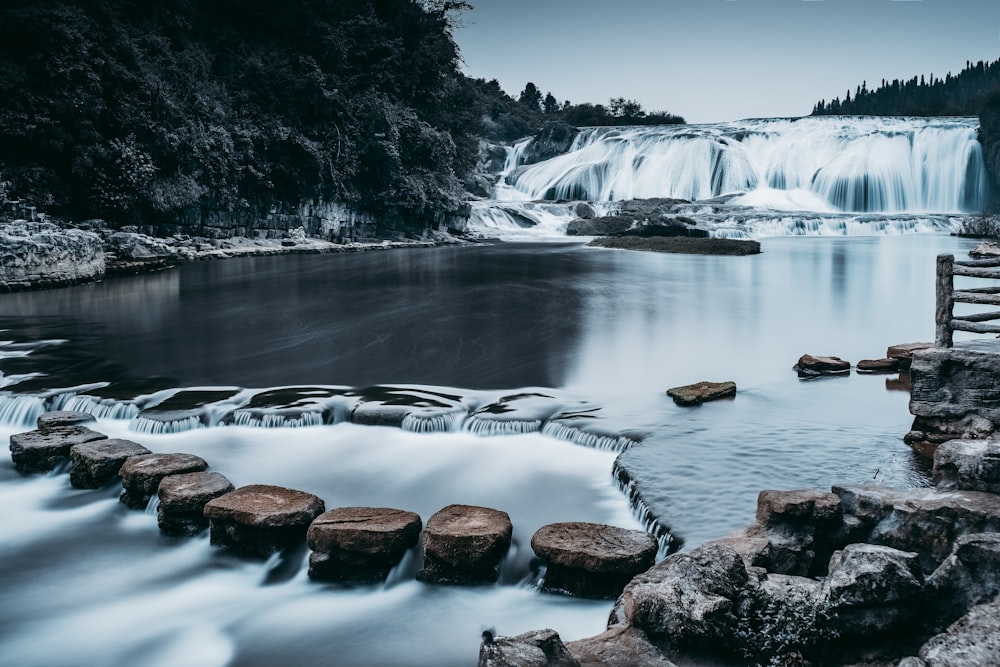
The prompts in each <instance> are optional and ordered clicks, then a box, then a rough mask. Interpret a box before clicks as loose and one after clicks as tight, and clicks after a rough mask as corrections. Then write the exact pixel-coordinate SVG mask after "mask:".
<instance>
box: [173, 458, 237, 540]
mask: <svg viewBox="0 0 1000 667" xmlns="http://www.w3.org/2000/svg"><path fill="white" fill-rule="evenodd" d="M235 488H236V487H234V486H233V484H232V482H230V481H229V480H228V479H226V478H225V477H224V476H222V475H220V474H219V473H217V472H189V473H182V474H180V475H170V476H169V477H164V478H163V480H162V481H160V486H159V488H158V490H157V496H158V497H159V499H160V504H159V505H158V506H157V508H156V521H157V523H158V524H159V526H160V530H162V531H163V532H165V533H168V534H170V535H195V534H197V533H199V532H201V531H202V530H204V529H205V528H207V527H208V519H207V518H206V517H205V505H207V504H208V502H209V501H210V500H212V499H214V498H218V497H219V496H222V495H225V494H227V493H229V492H230V491H233V490H234V489H235Z"/></svg>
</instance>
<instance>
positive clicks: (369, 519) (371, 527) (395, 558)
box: [306, 507, 423, 583]
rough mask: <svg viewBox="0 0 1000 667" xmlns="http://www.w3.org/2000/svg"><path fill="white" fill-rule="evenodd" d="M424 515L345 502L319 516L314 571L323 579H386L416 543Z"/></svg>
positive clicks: (312, 530) (312, 533)
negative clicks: (351, 505) (350, 505)
mask: <svg viewBox="0 0 1000 667" xmlns="http://www.w3.org/2000/svg"><path fill="white" fill-rule="evenodd" d="M422 526H423V522H422V521H421V520H420V515H418V514H416V513H414V512H406V511H404V510H397V509H390V508H385V507H340V508H337V509H333V510H330V511H329V512H325V513H323V514H321V515H320V516H318V517H316V519H315V520H313V522H312V524H311V525H310V526H309V532H308V533H307V535H306V539H307V543H308V545H309V548H310V549H312V553H311V554H310V555H309V576H310V577H312V578H313V579H318V580H323V581H341V582H358V583H375V582H379V581H383V580H385V578H386V576H387V575H388V574H389V571H390V570H391V569H392V568H393V567H395V566H396V564H398V563H399V561H400V560H401V559H402V558H403V555H404V554H405V553H406V551H407V550H408V549H410V548H411V547H413V546H414V545H416V543H417V541H418V539H419V537H420V529H421V527H422Z"/></svg>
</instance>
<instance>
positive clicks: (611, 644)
mask: <svg viewBox="0 0 1000 667" xmlns="http://www.w3.org/2000/svg"><path fill="white" fill-rule="evenodd" d="M566 648H567V649H569V652H570V653H571V654H572V655H573V657H575V658H576V659H577V660H578V661H579V663H580V667H675V666H674V663H672V662H670V661H669V660H667V659H666V658H665V657H664V656H663V653H662V652H661V651H660V650H659V649H658V648H657V647H656V645H654V644H653V643H652V642H651V641H650V640H649V637H647V636H646V633H644V632H643V631H642V630H640V629H638V628H632V627H629V626H627V625H616V626H613V627H611V628H608V630H607V631H605V632H602V633H601V634H599V635H596V636H594V637H588V638H587V639H580V640H577V641H574V642H568V643H567V644H566Z"/></svg>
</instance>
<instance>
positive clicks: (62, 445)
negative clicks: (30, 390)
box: [10, 412, 658, 598]
mask: <svg viewBox="0 0 1000 667" xmlns="http://www.w3.org/2000/svg"><path fill="white" fill-rule="evenodd" d="M93 422H94V418H93V417H92V416H91V415H89V414H86V413H81V412H50V413H46V414H44V415H42V416H40V417H39V418H38V429H37V430H35V431H30V432H27V433H18V434H15V435H12V436H11V438H10V451H11V459H12V461H13V463H14V467H15V468H16V469H17V470H18V471H19V472H21V473H22V474H31V473H38V472H46V471H50V470H54V469H56V468H58V467H59V466H61V465H63V464H65V463H66V462H67V461H69V463H70V465H71V468H70V483H71V484H72V485H73V486H74V487H76V488H81V489H96V488H100V487H103V486H105V485H107V484H108V483H110V482H112V481H113V480H114V479H115V477H120V478H121V484H122V493H121V496H120V500H121V502H122V503H124V504H125V505H126V506H128V507H130V508H133V509H143V508H145V507H146V506H147V505H148V504H149V502H150V500H151V499H152V498H153V497H154V496H155V497H157V498H158V500H159V504H158V506H157V523H158V524H159V527H160V529H161V530H162V531H163V532H165V533H167V534H171V535H195V534H197V533H199V532H201V531H202V530H204V529H205V528H208V529H209V537H210V541H211V543H212V544H213V545H217V546H221V547H225V548H227V549H230V550H232V551H234V552H237V553H239V554H242V555H245V556H249V557H255V558H266V557H268V556H270V555H271V554H274V553H277V552H279V551H282V550H284V549H287V548H294V547H296V546H298V545H301V544H302V542H303V541H305V542H306V543H307V545H308V547H309V549H310V550H311V553H310V556H309V576H310V577H311V578H312V579H315V580H318V581H330V582H339V583H377V582H380V581H384V580H385V578H386V577H387V576H388V574H389V572H390V570H392V568H393V567H395V566H396V565H397V564H398V563H399V562H400V561H401V560H402V558H403V556H404V555H405V554H406V552H407V551H408V550H410V549H411V548H413V547H415V546H417V544H418V542H420V537H421V535H423V540H422V542H423V568H422V569H421V570H420V571H419V572H418V573H417V575H416V576H417V579H418V580H420V581H423V582H427V583H435V584H461V585H477V584H492V583H495V582H496V581H497V580H498V578H499V576H500V568H501V565H502V562H503V559H504V557H505V556H506V554H507V552H508V550H509V549H510V546H511V537H512V534H513V525H512V524H511V520H510V517H509V516H508V515H507V513H506V512H503V511H500V510H496V509H491V508H488V507H476V506H471V505H449V506H448V507H445V508H444V509H442V510H440V511H439V512H437V513H435V514H434V515H432V516H431V518H430V519H429V520H428V521H427V525H426V527H424V526H423V522H422V521H421V518H420V516H419V515H418V514H416V513H414V512H408V511H405V510H399V509H392V508H376V507H341V508H337V509H332V510H329V511H326V507H325V503H324V502H323V500H322V499H321V498H319V497H317V496H315V495H313V494H311V493H306V492H304V491H298V490H295V489H287V488H283V487H278V486H270V485H264V484H254V485H250V486H243V487H240V488H238V489H237V488H235V487H234V486H233V484H232V483H230V481H229V480H228V479H226V478H225V477H224V476H223V475H221V474H219V473H217V472H213V471H209V470H208V467H209V466H208V463H206V462H205V460H204V459H202V458H201V457H198V456H195V455H193V454H159V453H152V452H150V451H149V450H148V449H146V448H145V447H143V446H142V445H140V444H137V443H135V442H132V441H130V440H118V439H109V438H107V436H105V435H103V434H101V433H98V432H96V431H93V430H91V429H90V428H88V427H87V426H86V424H90V423H93ZM531 547H532V549H533V550H534V552H535V554H536V555H537V556H538V557H539V559H540V561H541V562H542V563H543V564H544V565H545V566H546V573H545V577H544V579H543V584H542V588H543V590H547V591H550V592H558V593H565V594H569V595H576V596H581V597H592V598H614V597H616V596H617V595H618V594H620V593H621V591H622V589H623V588H624V587H625V584H627V583H628V581H629V580H630V579H631V578H632V577H633V576H635V575H636V574H639V573H640V572H644V571H645V570H647V569H649V568H650V567H652V565H653V563H654V560H655V558H656V553H657V547H658V545H657V542H656V540H655V538H653V537H652V536H651V535H649V534H648V533H645V532H643V531H637V530H626V529H623V528H617V527H615V526H607V525H602V524H593V523H581V522H575V523H556V524H550V525H547V526H543V527H542V528H540V529H539V530H538V531H537V532H536V533H535V534H534V536H533V537H532V538H531Z"/></svg>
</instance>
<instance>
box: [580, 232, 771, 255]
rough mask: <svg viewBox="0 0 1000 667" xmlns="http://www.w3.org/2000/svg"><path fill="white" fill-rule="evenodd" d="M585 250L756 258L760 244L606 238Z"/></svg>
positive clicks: (686, 238) (677, 238)
mask: <svg viewBox="0 0 1000 667" xmlns="http://www.w3.org/2000/svg"><path fill="white" fill-rule="evenodd" d="M587 245H588V246H594V247H599V248H617V249H620V250H646V251H650V252H668V253H683V254H687V255H758V254H760V243H758V242H757V241H748V240H744V239H710V238H699V237H693V236H606V237H601V238H597V239H594V240H593V241H591V242H590V243H588V244H587Z"/></svg>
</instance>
